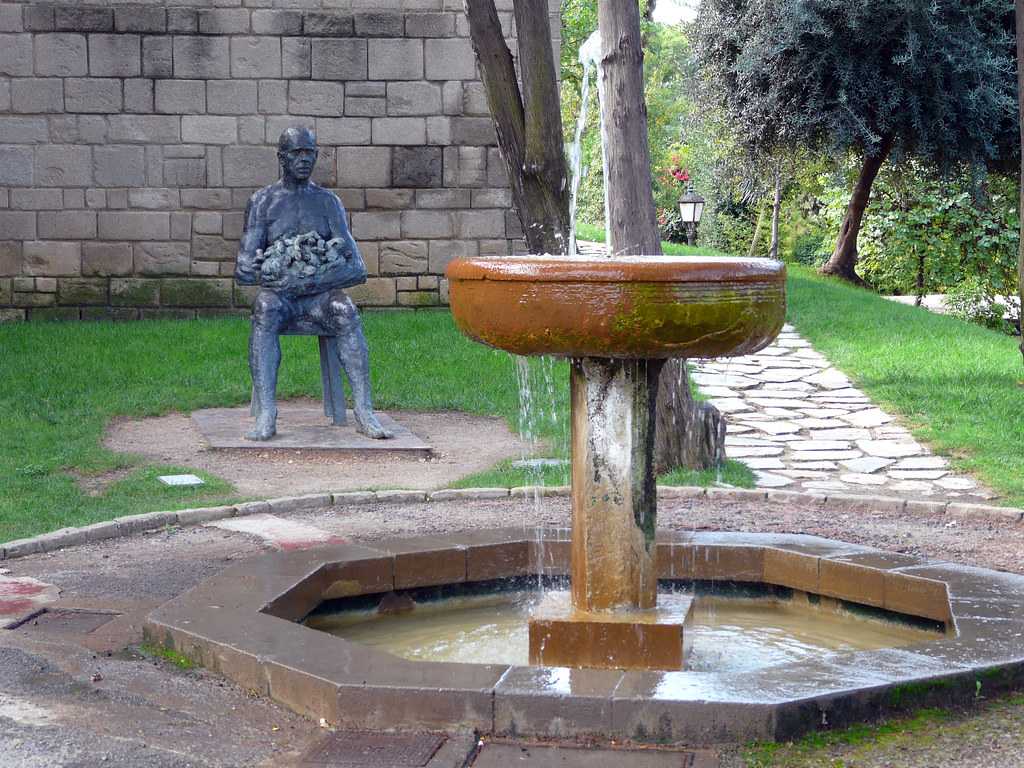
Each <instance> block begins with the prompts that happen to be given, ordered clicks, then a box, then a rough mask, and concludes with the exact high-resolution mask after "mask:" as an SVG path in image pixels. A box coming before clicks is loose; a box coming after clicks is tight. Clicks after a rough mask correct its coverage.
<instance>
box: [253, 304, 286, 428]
mask: <svg viewBox="0 0 1024 768" xmlns="http://www.w3.org/2000/svg"><path fill="white" fill-rule="evenodd" d="M280 304H281V302H280V299H278V298H277V296H275V295H274V294H273V293H270V292H269V291H263V292H261V293H260V295H259V296H258V297H257V299H256V305H255V307H254V311H253V321H252V333H251V334H250V335H249V370H250V371H251V373H252V387H253V398H254V399H255V400H256V406H257V415H256V426H255V427H253V429H252V430H251V431H250V432H249V433H248V434H246V436H245V437H246V439H247V440H269V439H270V438H272V437H273V436H274V435H275V434H277V370H278V368H279V367H280V365H281V338H280V336H279V335H278V330H279V328H280V327H281V324H282V323H281V311H282V308H281V306H280Z"/></svg>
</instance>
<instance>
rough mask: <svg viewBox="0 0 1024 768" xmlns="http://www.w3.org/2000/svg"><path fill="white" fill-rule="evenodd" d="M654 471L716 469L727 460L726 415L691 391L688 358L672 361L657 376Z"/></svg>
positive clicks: (659, 472)
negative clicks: (697, 397) (658, 376)
mask: <svg viewBox="0 0 1024 768" xmlns="http://www.w3.org/2000/svg"><path fill="white" fill-rule="evenodd" d="M654 419H655V428H654V471H655V472H656V473H658V474H659V475H660V474H664V473H665V472H669V471H671V470H673V469H675V468H677V467H685V468H687V469H714V468H715V467H718V466H720V465H721V464H722V463H723V462H724V461H725V428H726V423H725V417H724V416H722V414H721V413H720V412H719V410H718V409H717V408H715V407H714V406H713V405H711V403H704V402H698V401H697V400H694V399H693V395H691V394H690V381H689V376H688V375H687V372H686V361H685V360H669V361H668V362H666V363H665V367H664V368H662V369H661V377H660V378H659V379H658V408H657V411H656V413H655V417H654Z"/></svg>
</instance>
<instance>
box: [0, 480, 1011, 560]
mask: <svg viewBox="0 0 1024 768" xmlns="http://www.w3.org/2000/svg"><path fill="white" fill-rule="evenodd" d="M569 495H570V488H569V486H567V485H558V486H535V485H527V486H519V487H516V488H447V489H443V490H439V491H433V492H429V491H403V490H387V491H348V492H345V493H313V494H306V495H304V496H286V497H282V498H279V499H268V500H266V501H248V502H244V503H241V504H234V505H230V506H218V507H201V508H197V509H182V510H179V511H177V512H148V513H146V514H142V515H128V516H125V517H117V518H114V519H113V520H109V521H107V522H103V523H93V524H92V525H86V526H83V527H81V528H61V529H60V530H56V531H52V532H50V533H44V534H41V535H39V536H33V537H31V538H27V539H16V540H14V541H8V542H6V543H2V544H0V560H13V559H15V558H18V557H25V556H27V555H35V554H40V553H44V552H55V551H57V550H60V549H65V548H67V547H74V546H78V545H80V544H87V543H90V542H94V541H103V540H105V539H115V538H119V537H121V536H130V535H131V534H133V533H140V532H142V531H153V530H158V529H160V528H165V527H167V526H185V525H200V524H202V523H207V522H210V521H211V520H222V519H225V518H229V517H243V516H245V515H255V514H259V513H264V514H288V513H290V512H310V511H313V510H316V509H323V508H324V507H332V506H334V507H344V506H352V505H357V504H372V503H387V504H400V503H409V504H419V503H423V502H429V501H453V500H465V501H481V500H494V499H507V498H513V499H522V498H531V497H534V496H569ZM658 496H659V498H663V499H683V498H700V497H702V496H707V497H711V498H715V499H723V500H729V501H775V502H788V503H791V504H800V505H802V506H817V507H821V508H823V509H827V510H829V511H832V512H866V511H874V510H884V511H887V512H896V513H899V512H903V511H908V512H929V513H933V514H935V513H939V514H944V513H948V514H959V515H982V516H988V517H994V518H999V519H1003V520H1006V521H1007V522H1015V523H1019V522H1022V521H1024V509H1019V508H1015V507H995V506H991V505H986V504H967V503H963V502H955V501H953V502H944V501H908V500H906V499H900V498H894V497H891V496H854V495H850V494H843V493H836V494H824V493H802V492H798V491H784V490H773V489H748V488H701V487H699V486H670V485H669V486H666V485H659V486H658Z"/></svg>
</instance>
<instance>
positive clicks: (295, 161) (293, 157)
mask: <svg viewBox="0 0 1024 768" xmlns="http://www.w3.org/2000/svg"><path fill="white" fill-rule="evenodd" d="M317 155H318V151H317V148H316V144H315V143H314V142H312V141H310V140H309V139H308V137H305V136H304V137H302V138H300V139H298V140H297V141H294V142H292V143H291V144H289V145H288V146H287V147H286V148H284V149H282V150H280V151H279V152H278V153H277V156H278V157H279V158H280V159H281V168H282V170H283V171H284V174H285V176H290V177H292V178H294V179H296V180H298V181H307V180H308V179H309V177H310V176H312V175H313V168H314V167H315V166H316V159H317Z"/></svg>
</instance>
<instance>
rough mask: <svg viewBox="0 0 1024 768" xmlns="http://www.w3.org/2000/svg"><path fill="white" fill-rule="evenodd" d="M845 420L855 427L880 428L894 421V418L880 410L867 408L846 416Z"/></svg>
mask: <svg viewBox="0 0 1024 768" xmlns="http://www.w3.org/2000/svg"><path fill="white" fill-rule="evenodd" d="M843 419H844V420H845V421H848V422H849V423H850V424H852V425H853V426H855V427H880V426H882V425H883V424H888V423H889V422H890V421H892V416H890V415H889V414H887V413H886V412H885V411H883V410H881V409H880V408H867V409H865V410H863V411H857V412H856V413H851V414H849V415H848V416H844V417H843Z"/></svg>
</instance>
